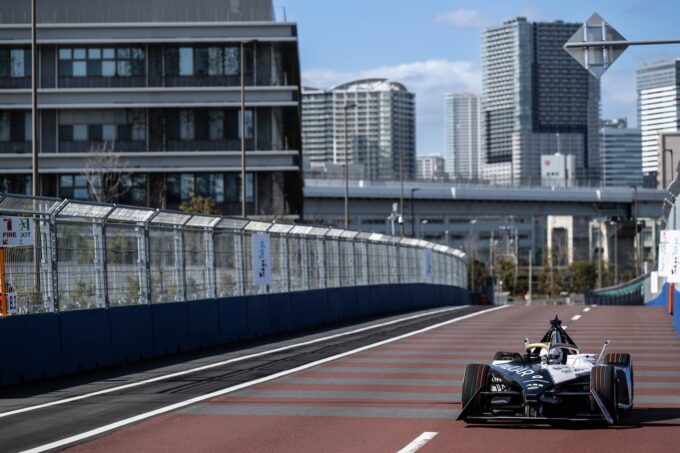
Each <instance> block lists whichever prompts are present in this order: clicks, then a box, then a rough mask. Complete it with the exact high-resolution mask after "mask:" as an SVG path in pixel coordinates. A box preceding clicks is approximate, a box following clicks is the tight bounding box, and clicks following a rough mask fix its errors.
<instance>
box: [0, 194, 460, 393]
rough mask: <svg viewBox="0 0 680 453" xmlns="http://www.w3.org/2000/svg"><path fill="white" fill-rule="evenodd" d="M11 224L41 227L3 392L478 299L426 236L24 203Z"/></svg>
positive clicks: (18, 248) (11, 262)
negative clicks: (62, 377)
mask: <svg viewBox="0 0 680 453" xmlns="http://www.w3.org/2000/svg"><path fill="white" fill-rule="evenodd" d="M0 218H2V219H3V221H2V225H0V227H2V228H4V230H2V231H3V232H5V233H6V232H7V231H6V230H7V228H8V227H9V228H10V229H16V228H18V226H17V225H19V224H21V225H23V228H28V229H29V230H30V233H25V232H24V233H25V234H24V238H23V240H22V241H19V242H16V241H15V242H12V241H8V242H10V243H8V244H5V246H4V247H3V248H1V249H0V280H1V284H0V293H1V295H0V302H1V304H2V310H1V313H2V319H0V344H2V345H3V347H2V348H0V385H8V384H15V383H20V382H26V381H32V380H36V379H41V378H46V377H54V376H60V375H66V374H72V373H77V372H79V371H83V370H89V369H95V368H98V367H107V366H112V365H119V364H124V363H128V362H133V361H139V360H144V359H148V358H153V357H160V356H164V355H168V354H173V353H177V352H184V351H190V350H197V349H200V348H205V347H210V346H217V345H224V344H228V343H231V342H236V341H242V340H247V339H253V338H256V337H261V336H267V335H275V334H281V333H285V332H292V331H295V330H301V329H306V328H311V327H315V326H320V325H324V324H330V323H337V322H341V321H348V320H351V319H358V318H365V317H369V316H375V315H378V314H386V313H391V312H398V311H405V310H413V309H420V308H428V307H438V306H444V305H463V304H466V303H467V302H468V294H467V291H466V289H465V287H466V282H467V267H466V260H465V255H464V253H462V252H460V251H459V250H455V249H452V248H449V247H446V246H443V245H437V244H434V243H431V242H427V241H423V240H419V239H411V238H401V237H392V236H386V235H382V234H376V233H363V232H358V231H348V230H342V229H336V228H325V227H324V228H321V227H314V226H306V225H292V224H283V223H274V222H264V221H259V220H251V221H249V220H244V219H237V218H227V217H220V216H211V215H198V214H195V215H192V214H188V213H184V212H172V211H165V210H153V209H146V208H139V207H130V206H117V205H107V204H97V203H88V202H82V201H71V200H62V199H55V198H36V197H25V196H18V195H12V194H0ZM26 219H29V220H30V222H26ZM12 220H14V222H12ZM10 222H11V223H12V226H9V225H8V224H9V223H10Z"/></svg>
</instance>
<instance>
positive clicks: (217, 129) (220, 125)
mask: <svg viewBox="0 0 680 453" xmlns="http://www.w3.org/2000/svg"><path fill="white" fill-rule="evenodd" d="M223 139H224V112H223V111H222V110H211V111H210V140H223Z"/></svg>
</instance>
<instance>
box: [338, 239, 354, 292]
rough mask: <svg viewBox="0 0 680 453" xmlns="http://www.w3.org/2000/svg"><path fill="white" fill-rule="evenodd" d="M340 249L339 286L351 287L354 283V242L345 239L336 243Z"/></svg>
mask: <svg viewBox="0 0 680 453" xmlns="http://www.w3.org/2000/svg"><path fill="white" fill-rule="evenodd" d="M338 246H339V248H340V266H338V267H339V269H340V285H341V286H353V285H354V284H355V282H356V276H355V267H354V264H355V263H354V240H353V239H345V240H343V241H339V242H338Z"/></svg>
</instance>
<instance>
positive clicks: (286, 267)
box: [279, 233, 290, 292]
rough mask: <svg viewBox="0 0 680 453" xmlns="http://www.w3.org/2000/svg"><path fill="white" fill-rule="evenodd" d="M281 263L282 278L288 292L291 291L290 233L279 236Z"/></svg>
mask: <svg viewBox="0 0 680 453" xmlns="http://www.w3.org/2000/svg"><path fill="white" fill-rule="evenodd" d="M279 253H280V254H281V256H280V257H279V263H281V274H282V275H281V280H282V281H283V282H284V284H285V289H286V292H290V263H289V260H290V255H289V246H288V233H285V234H282V235H281V236H280V237H279Z"/></svg>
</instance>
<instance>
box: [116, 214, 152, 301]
mask: <svg viewBox="0 0 680 453" xmlns="http://www.w3.org/2000/svg"><path fill="white" fill-rule="evenodd" d="M138 230H139V229H138V228H135V227H134V226H131V225H124V224H112V225H108V226H107V227H106V263H107V266H106V272H107V282H108V289H109V291H108V295H109V305H111V306H112V307H115V306H120V305H137V304H140V303H146V300H144V299H145V298H143V297H141V296H140V269H139V263H138V260H139V250H138V240H139V236H140V234H143V233H142V232H140V231H138Z"/></svg>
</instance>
